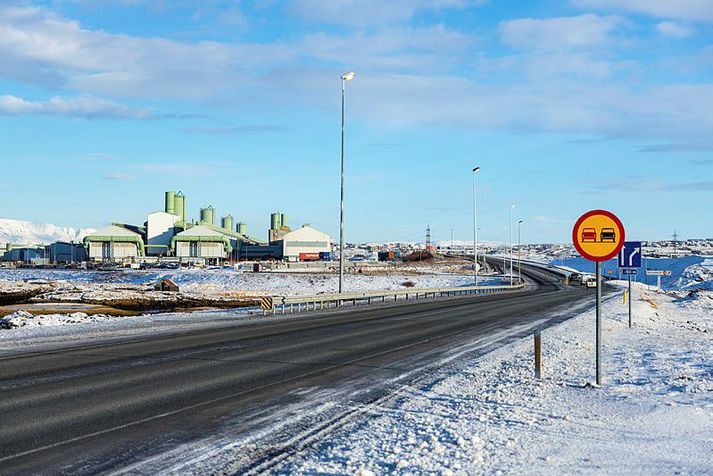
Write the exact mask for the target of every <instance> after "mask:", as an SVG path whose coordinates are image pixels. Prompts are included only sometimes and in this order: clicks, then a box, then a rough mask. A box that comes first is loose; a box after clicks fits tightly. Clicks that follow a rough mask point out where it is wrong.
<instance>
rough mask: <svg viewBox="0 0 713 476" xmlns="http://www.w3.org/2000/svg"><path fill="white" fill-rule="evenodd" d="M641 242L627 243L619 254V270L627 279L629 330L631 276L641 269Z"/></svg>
mask: <svg viewBox="0 0 713 476" xmlns="http://www.w3.org/2000/svg"><path fill="white" fill-rule="evenodd" d="M641 254H642V253H641V242H640V241H627V242H625V243H624V246H622V247H621V251H620V252H619V259H618V261H619V263H618V265H619V268H620V269H621V271H622V273H623V274H624V275H627V276H628V277H629V328H631V325H632V317H631V276H632V275H635V274H636V269H637V268H641Z"/></svg>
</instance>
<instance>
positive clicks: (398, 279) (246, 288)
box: [0, 269, 501, 296]
mask: <svg viewBox="0 0 713 476" xmlns="http://www.w3.org/2000/svg"><path fill="white" fill-rule="evenodd" d="M163 278H170V279H172V280H173V281H174V282H175V283H176V284H178V286H179V287H180V288H181V290H185V291H193V292H200V291H203V292H209V291H243V292H259V293H261V294H264V293H271V294H275V295H284V296H294V295H311V294H321V293H331V292H335V290H336V289H337V287H338V277H337V276H336V274H334V273H328V274H316V273H309V274H296V273H252V272H248V273H243V272H239V271H235V270H232V269H180V270H159V271H137V270H121V271H82V270H61V269H0V282H2V281H24V280H42V281H66V282H71V283H91V284H98V285H101V284H152V283H155V282H158V281H159V280H161V279H163ZM406 281H410V282H412V283H413V284H414V286H415V287H421V288H429V287H457V286H464V285H468V284H471V283H472V281H473V278H472V276H470V275H467V274H447V273H430V274H425V273H423V274H401V273H391V274H377V275H374V274H353V275H352V274H350V275H348V276H347V277H346V278H345V288H346V291H347V292H350V291H366V290H375V289H379V290H382V289H400V288H402V287H403V283H404V282H406ZM479 281H481V282H482V284H484V285H487V284H497V283H500V282H501V280H500V279H499V278H488V277H481V278H480V279H479Z"/></svg>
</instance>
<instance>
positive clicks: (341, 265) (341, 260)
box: [339, 71, 356, 294]
mask: <svg viewBox="0 0 713 476" xmlns="http://www.w3.org/2000/svg"><path fill="white" fill-rule="evenodd" d="M354 76H356V73H355V72H354V71H349V72H348V73H344V74H343V75H342V153H341V182H340V188H339V192H340V193H339V294H341V293H342V284H343V281H344V91H345V89H346V88H345V86H346V83H347V81H351V80H352V79H354Z"/></svg>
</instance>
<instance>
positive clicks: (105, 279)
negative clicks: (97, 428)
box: [0, 269, 501, 352]
mask: <svg viewBox="0 0 713 476" xmlns="http://www.w3.org/2000/svg"><path fill="white" fill-rule="evenodd" d="M164 277H170V278H171V279H173V280H174V281H175V282H176V283H177V284H178V285H179V286H180V288H181V291H182V292H185V293H192V294H193V295H208V296H211V295H212V296H219V295H220V296H228V297H229V296H230V294H231V293H242V294H246V295H250V294H251V293H253V294H255V295H263V294H266V295H270V294H272V295H314V294H321V293H332V292H335V290H336V288H337V277H336V276H334V275H327V274H294V273H289V274H281V273H240V272H237V271H234V270H226V269H216V270H169V271H167V272H155V271H130V270H127V271H112V272H96V271H80V270H41V269H17V270H9V269H0V288H1V287H3V286H4V288H5V290H8V291H9V290H16V291H21V290H23V289H25V288H27V287H28V286H41V287H42V288H43V289H44V288H45V287H48V285H47V284H46V283H50V284H52V283H53V286H57V287H58V290H55V291H52V292H47V293H46V296H47V297H48V298H51V299H52V300H55V301H58V302H63V301H66V300H70V301H76V300H77V299H81V298H87V297H95V298H97V299H98V298H101V297H102V296H105V297H106V296H109V295H110V294H111V295H112V296H114V295H116V294H117V293H118V295H121V296H129V295H133V294H136V293H139V292H140V291H137V290H135V289H131V290H129V289H124V290H121V289H118V288H120V287H121V285H122V284H129V285H132V286H136V285H142V284H151V283H154V282H156V281H158V280H159V279H162V278H164ZM472 279H473V278H472V277H471V276H469V275H463V274H447V273H442V274H413V275H412V274H404V275H402V274H385V275H360V274H355V275H348V276H347V277H346V279H345V284H346V290H347V291H360V290H364V291H366V290H380V289H403V288H404V283H407V282H409V283H413V286H414V287H420V288H428V287H458V286H465V285H470V284H471V283H472ZM3 280H4V281H3ZM24 280H29V281H30V283H38V282H39V283H41V284H28V283H26V282H25V281H24ZM479 282H480V283H481V284H485V285H487V284H500V283H501V279H500V278H495V277H480V278H479ZM51 288H52V286H49V287H48V290H49V289H51ZM115 288H116V289H115ZM132 293H133V294H132ZM154 294H156V293H154ZM159 294H160V293H159ZM138 297H140V296H138V295H137V299H138ZM255 311H256V309H250V308H243V309H240V310H230V311H209V312H205V311H201V312H192V313H185V312H170V313H169V312H166V313H161V314H146V315H143V316H136V317H126V316H121V317H118V316H106V315H99V316H96V315H87V314H85V313H82V312H75V313H72V314H64V315H61V314H53V313H47V314H44V313H41V314H38V315H35V316H31V315H29V314H28V313H25V312H23V311H17V312H15V313H12V314H10V315H8V316H6V317H4V318H0V352H1V351H2V350H9V349H17V348H22V347H23V346H28V345H33V346H36V345H44V344H51V343H56V342H61V341H62V339H71V340H74V341H76V340H95V339H101V338H107V337H110V336H112V335H116V336H127V335H138V334H140V333H148V332H155V331H156V332H158V331H162V330H166V329H168V328H170V327H171V325H173V326H174V327H175V328H176V329H185V328H186V327H191V326H194V325H197V326H203V325H213V324H217V325H221V324H222V325H225V324H227V323H228V322H230V321H234V320H235V319H236V318H240V319H245V318H246V316H248V315H249V314H251V313H253V312H255ZM65 326H70V327H71V328H72V329H71V330H68V331H65V330H60V329H59V328H61V327H65Z"/></svg>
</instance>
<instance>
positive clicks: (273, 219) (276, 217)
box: [270, 212, 280, 230]
mask: <svg viewBox="0 0 713 476" xmlns="http://www.w3.org/2000/svg"><path fill="white" fill-rule="evenodd" d="M279 228H280V213H279V212H278V213H273V214H271V215H270V229H271V230H278V229H279Z"/></svg>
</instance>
